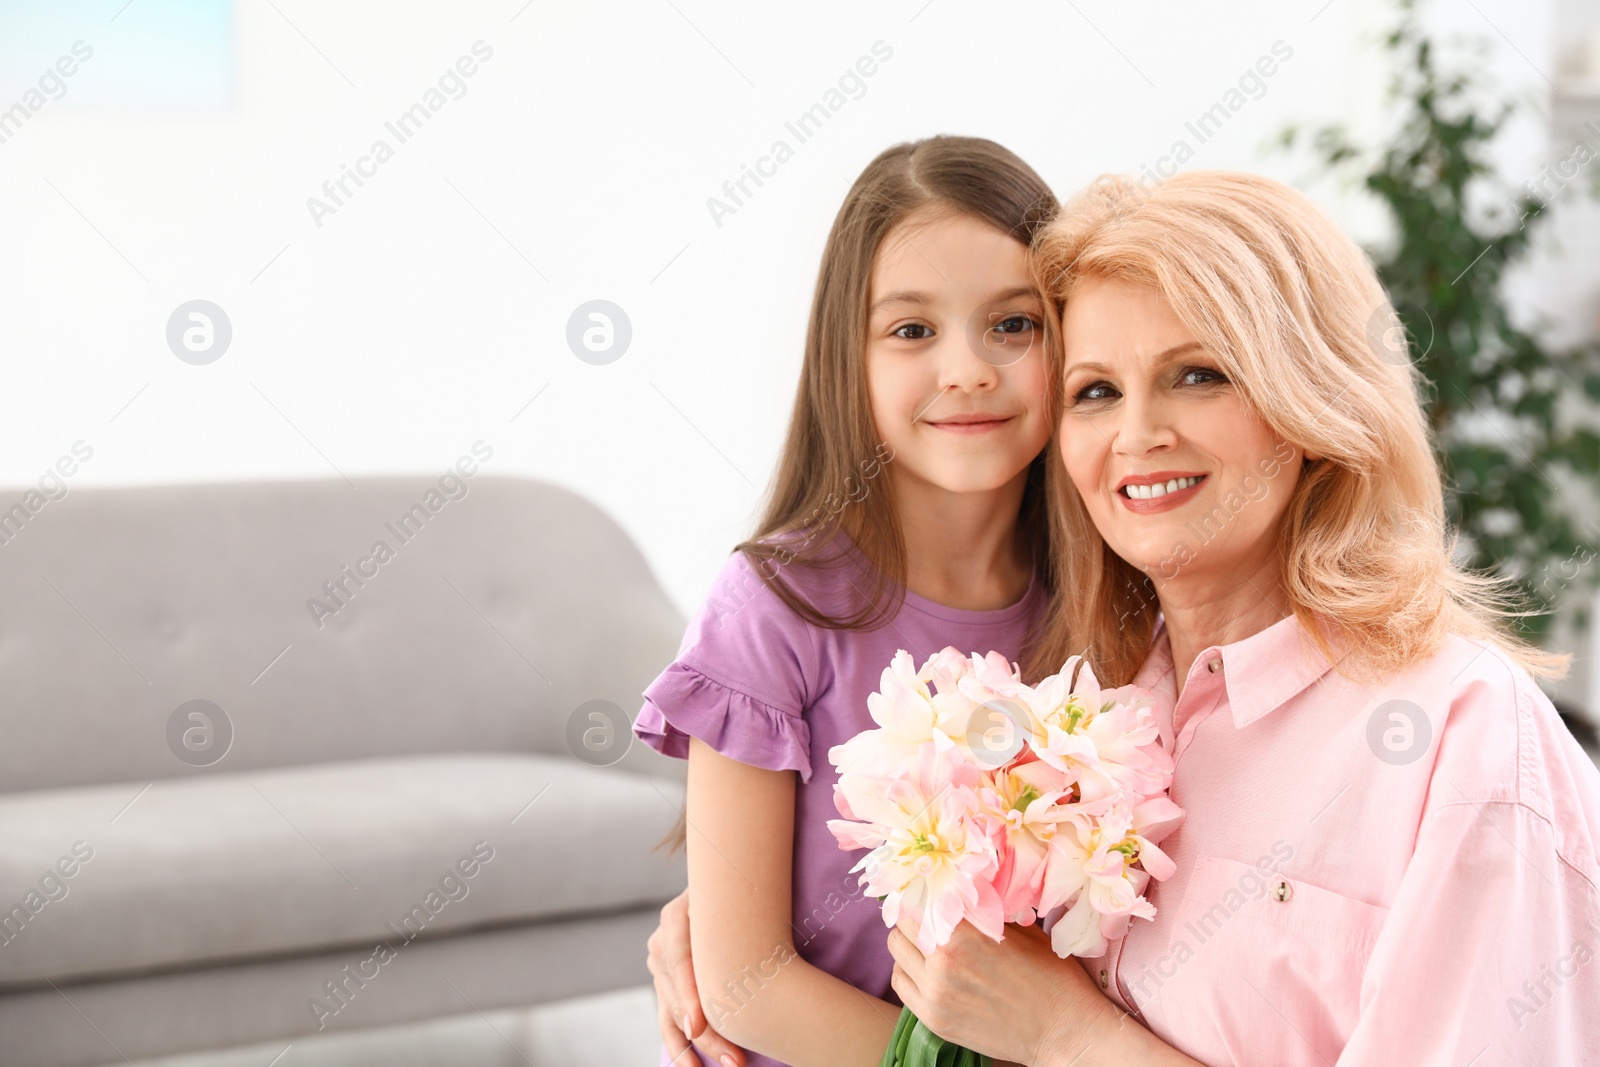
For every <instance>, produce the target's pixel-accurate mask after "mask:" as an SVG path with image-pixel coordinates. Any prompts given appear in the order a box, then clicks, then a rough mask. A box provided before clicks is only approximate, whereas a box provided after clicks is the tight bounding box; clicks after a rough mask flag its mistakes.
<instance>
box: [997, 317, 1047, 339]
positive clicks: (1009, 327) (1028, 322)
mask: <svg viewBox="0 0 1600 1067" xmlns="http://www.w3.org/2000/svg"><path fill="white" fill-rule="evenodd" d="M1038 327H1039V324H1038V323H1037V322H1035V321H1034V320H1033V319H1032V317H1030V316H1028V315H1008V316H1007V317H1005V318H1003V319H1001V320H1000V321H999V322H997V323H995V324H994V326H993V327H992V329H993V330H994V331H995V332H996V333H1013V334H1015V333H1028V332H1030V331H1032V330H1036V329H1038Z"/></svg>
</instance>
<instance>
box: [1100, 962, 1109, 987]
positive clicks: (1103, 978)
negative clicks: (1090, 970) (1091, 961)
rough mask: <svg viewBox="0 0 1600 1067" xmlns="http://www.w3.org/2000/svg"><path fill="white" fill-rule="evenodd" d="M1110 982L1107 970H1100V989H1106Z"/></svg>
mask: <svg viewBox="0 0 1600 1067" xmlns="http://www.w3.org/2000/svg"><path fill="white" fill-rule="evenodd" d="M1109 981H1110V979H1109V978H1107V977H1106V969H1105V968H1104V967H1102V968H1100V988H1101V989H1104V988H1105V987H1106V985H1107V984H1108V983H1109Z"/></svg>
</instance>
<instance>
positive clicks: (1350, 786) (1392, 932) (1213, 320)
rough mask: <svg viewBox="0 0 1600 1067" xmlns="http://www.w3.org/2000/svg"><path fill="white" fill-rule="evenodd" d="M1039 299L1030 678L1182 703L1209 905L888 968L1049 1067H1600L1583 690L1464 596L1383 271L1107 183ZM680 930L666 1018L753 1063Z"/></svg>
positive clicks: (665, 975) (1235, 209)
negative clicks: (1091, 937)
mask: <svg viewBox="0 0 1600 1067" xmlns="http://www.w3.org/2000/svg"><path fill="white" fill-rule="evenodd" d="M1038 269H1039V276H1040V278H1041V285H1042V286H1043V288H1044V289H1045V290H1046V291H1047V293H1048V295H1049V297H1050V298H1051V300H1052V302H1053V305H1054V306H1055V307H1056V308H1057V309H1059V310H1060V311H1061V316H1060V323H1059V325H1060V348H1061V355H1062V359H1063V363H1062V373H1061V375H1060V376H1059V380H1060V383H1061V386H1062V389H1063V394H1062V397H1061V403H1062V411H1063V415H1062V419H1061V423H1060V426H1059V432H1058V436H1057V447H1058V448H1059V450H1060V456H1061V463H1060V464H1057V465H1053V467H1052V472H1051V476H1052V478H1053V479H1054V484H1053V485H1052V486H1051V494H1052V502H1053V515H1052V521H1053V529H1052V534H1051V536H1052V546H1053V547H1052V552H1053V557H1054V558H1053V561H1052V562H1053V564H1054V566H1055V568H1056V574H1057V582H1056V585H1057V588H1059V589H1060V590H1062V593H1061V594H1060V598H1059V602H1058V603H1057V604H1056V605H1055V607H1054V610H1053V612H1052V614H1051V616H1050V618H1049V621H1048V623H1047V630H1046V633H1045V634H1044V639H1043V641H1042V642H1041V649H1040V655H1039V656H1038V657H1037V659H1036V661H1035V662H1033V663H1031V664H1029V665H1027V666H1028V668H1029V670H1028V674H1029V676H1031V677H1037V676H1039V675H1042V674H1046V673H1049V672H1050V671H1051V670H1052V669H1054V668H1056V667H1059V665H1060V664H1061V662H1062V661H1064V660H1065V659H1066V658H1067V656H1068V655H1070V654H1071V653H1073V652H1080V651H1083V650H1085V649H1087V650H1088V655H1089V657H1090V660H1091V662H1093V663H1094V665H1095V669H1096V672H1097V674H1099V676H1100V677H1101V678H1102V679H1103V680H1110V681H1111V682H1113V683H1122V682H1126V681H1129V680H1131V681H1133V682H1135V683H1136V684H1138V685H1141V686H1144V687H1145V688H1147V689H1149V690H1151V691H1152V692H1153V693H1155V694H1156V704H1157V708H1158V714H1159V717H1160V721H1161V728H1162V739H1163V742H1164V743H1165V744H1166V745H1167V746H1168V748H1169V750H1170V751H1171V752H1172V754H1173V756H1174V759H1175V763H1176V769H1175V773H1174V781H1173V786H1172V796H1173V799H1174V800H1175V801H1176V802H1177V803H1178V804H1179V806H1181V807H1182V808H1184V809H1185V811H1186V812H1187V816H1186V819H1185V821H1184V823H1183V825H1182V826H1181V828H1180V829H1178V830H1177V831H1176V832H1174V833H1173V834H1172V836H1170V837H1169V838H1167V839H1166V840H1165V841H1164V842H1163V846H1162V847H1163V848H1164V849H1165V850H1166V851H1167V852H1168V853H1169V855H1171V857H1172V858H1173V859H1174V860H1175V861H1176V863H1177V867H1178V872H1177V874H1175V875H1174V876H1173V877H1172V878H1170V879H1169V880H1167V881H1166V882H1164V883H1160V884H1158V885H1156V884H1153V886H1152V889H1151V891H1150V892H1151V899H1152V901H1153V903H1154V904H1155V905H1156V907H1157V909H1158V911H1157V915H1156V917H1155V919H1154V920H1153V921H1148V922H1145V921H1139V922H1136V923H1135V924H1134V926H1133V927H1132V928H1131V929H1130V931H1129V933H1128V936H1127V937H1126V938H1125V939H1124V940H1123V941H1122V942H1120V943H1118V944H1116V945H1114V946H1113V947H1112V949H1111V950H1110V951H1109V952H1108V953H1107V954H1106V955H1105V956H1104V957H1102V958H1099V959H1087V960H1080V961H1077V963H1073V962H1070V961H1062V960H1059V959H1057V958H1056V957H1055V956H1054V955H1053V954H1052V953H1051V952H1050V948H1049V944H1048V938H1047V937H1045V936H1044V935H1043V934H1042V933H1041V931H1039V930H1038V929H1036V928H1020V927H1008V936H1007V937H1006V939H1005V941H1003V942H999V943H996V942H992V941H989V940H988V939H987V938H986V937H984V936H983V935H982V934H979V933H977V932H976V931H975V930H973V929H972V928H971V927H970V926H966V925H963V926H962V927H961V928H959V929H958V931H957V936H956V937H955V938H954V939H953V940H952V941H951V942H950V943H949V944H948V945H947V946H945V947H943V948H941V949H940V950H938V951H937V952H935V953H933V954H932V955H930V956H927V957H924V956H923V955H922V954H921V953H920V952H919V951H918V950H917V948H916V947H915V946H914V945H913V944H912V942H911V940H910V938H909V937H907V936H906V933H905V932H904V931H902V930H900V929H895V930H891V931H890V932H889V935H888V936H889V948H890V951H891V952H892V953H893V954H894V956H895V959H896V968H895V977H894V989H895V992H896V993H897V994H898V995H899V996H900V998H901V1000H902V1001H903V1002H904V1003H905V1004H906V1005H907V1006H908V1007H910V1008H911V1009H912V1010H913V1011H915V1012H916V1013H917V1015H918V1016H919V1017H920V1018H921V1019H922V1020H923V1021H924V1022H925V1023H926V1024H927V1025H928V1026H929V1027H930V1028H931V1029H933V1030H934V1031H935V1032H937V1033H939V1034H940V1035H942V1036H944V1037H946V1038H947V1039H949V1040H951V1041H954V1042H957V1043H959V1044H962V1045H965V1046H968V1047H970V1048H974V1049H977V1050H978V1051H980V1052H984V1053H987V1054H989V1055H991V1056H994V1057H996V1058H999V1059H1003V1060H1010V1061H1015V1062H1019V1063H1032V1064H1068V1063H1071V1064H1076V1065H1078V1067H1087V1065H1090V1064H1097V1063H1105V1064H1118V1065H1125V1064H1131V1063H1192V1062H1200V1063H1205V1064H1262V1065H1269V1064H1270V1065H1282V1064H1291V1063H1308V1064H1309V1063H1326V1064H1333V1063H1335V1062H1337V1063H1339V1064H1341V1065H1357V1064H1362V1065H1366V1064H1372V1065H1377V1064H1407V1065H1412V1064H1435V1063H1437V1064H1457V1065H1466V1064H1476V1065H1478V1067H1486V1065H1488V1064H1495V1063H1518V1064H1521V1063H1530V1064H1531V1063H1540V1064H1544V1063H1549V1064H1556V1063H1560V1064H1570V1063H1589V1062H1596V1063H1600V960H1597V959H1596V957H1597V956H1600V858H1597V857H1600V772H1597V771H1596V768H1595V766H1594V764H1593V763H1592V762H1590V760H1589V758H1588V757H1587V756H1586V755H1585V754H1584V753H1583V751H1582V750H1581V749H1580V748H1579V747H1578V746H1577V744H1576V743H1575V742H1573V741H1572V739H1571V738H1570V736H1569V735H1568V734H1567V733H1566V731H1565V730H1564V728H1563V727H1562V725H1561V723H1560V721H1559V719H1558V717H1557V715H1556V713H1555V710H1554V709H1553V708H1552V706H1551V704H1550V701H1549V700H1548V699H1547V698H1546V697H1545V696H1544V695H1543V694H1542V693H1541V692H1540V690H1539V688H1538V687H1537V685H1536V684H1535V683H1534V676H1535V675H1550V674H1554V673H1556V672H1557V671H1559V670H1560V669H1561V668H1562V667H1563V666H1564V662H1563V660H1562V659H1561V658H1558V657H1554V656H1550V655H1548V654H1545V653H1541V652H1539V651H1538V650H1537V649H1534V648H1532V647H1530V646H1528V645H1526V644H1524V643H1522V642H1521V641H1519V640H1517V639H1516V638H1515V637H1513V636H1511V635H1510V634H1509V632H1508V631H1507V629H1506V628H1505V626H1504V624H1503V622H1502V617H1503V615H1504V598H1503V593H1502V588H1501V587H1500V586H1498V585H1497V584H1496V583H1494V582H1491V581H1490V580H1488V579H1485V578H1482V577H1479V576H1474V575H1470V574H1467V573H1463V572H1462V571H1461V570H1460V569H1459V568H1458V567H1457V566H1456V565H1455V563H1454V562H1453V559H1452V543H1451V540H1450V537H1449V532H1448V530H1447V529H1446V527H1445V523H1444V510H1443V494H1442V488H1441V483H1440V474H1439V469H1438V466H1437V464H1436V462H1435V460H1434V458H1433V453H1432V450H1431V448H1430V444H1429V440H1428V435H1427V425H1426V421H1425V419H1424V416H1423V413H1422V409H1421V407H1420V405H1419V402H1418V395H1419V390H1420V388H1421V387H1422V385H1423V382H1422V380H1421V378H1420V376H1419V375H1418V374H1417V372H1416V370H1415V368H1414V367H1413V366H1411V365H1410V364H1409V363H1407V362H1405V361H1404V360H1403V359H1397V358H1396V357H1395V355H1394V351H1393V349H1392V348H1391V347H1390V346H1387V345H1385V344H1383V343H1382V339H1381V337H1374V336H1372V325H1371V324H1373V323H1378V324H1380V325H1383V324H1387V322H1388V321H1389V312H1388V304H1387V301H1386V299H1385V296H1384V293H1383V291H1382V289H1381V287H1380V286H1379V284H1378V281H1377V279H1376V277H1375V275H1374V273H1373V271H1372V268H1371V265H1370V264H1369V263H1368V261H1367V260H1366V258H1365V257H1364V256H1363V255H1362V253H1361V251H1360V250H1359V249H1358V248H1357V247H1356V246H1355V245H1354V244H1353V243H1352V242H1351V241H1350V240H1349V239H1348V238H1346V237H1345V236H1344V235H1343V234H1341V233H1340V232H1339V231H1338V229H1337V228H1336V227H1335V226H1334V225H1333V224H1332V223H1331V222H1330V221H1329V220H1328V219H1327V217H1326V216H1324V215H1323V214H1322V213H1321V212H1320V211H1319V210H1318V209H1317V208H1316V207H1315V206H1314V205H1313V204H1312V203H1311V202H1310V201H1309V200H1308V199H1307V198H1306V197H1304V196H1303V195H1301V194H1299V193H1297V192H1295V191H1294V190H1292V189H1290V188H1288V187H1286V186H1284V185H1281V184H1279V183H1276V182H1273V181H1269V180H1267V179H1264V178H1259V177H1255V176H1251V175H1245V174H1234V173H1222V172H1195V173H1189V174H1183V175H1179V176H1177V177H1175V178H1172V179H1169V180H1168V181H1166V182H1164V183H1162V184H1161V185H1159V186H1156V187H1154V188H1143V187H1140V186H1137V185H1134V184H1132V183H1129V182H1126V181H1123V180H1120V179H1104V180H1102V181H1100V182H1098V183H1096V185H1094V186H1093V187H1092V188H1090V189H1089V190H1087V191H1086V192H1084V193H1082V194H1080V195H1079V196H1078V197H1077V198H1076V199H1075V200H1073V201H1072V202H1071V203H1069V204H1068V205H1067V206H1066V207H1065V208H1064V209H1063V211H1062V213H1061V215H1060V217H1059V218H1058V219H1057V221H1056V222H1055V224H1054V226H1053V229H1052V232H1051V234H1050V236H1049V238H1048V239H1047V240H1045V241H1044V242H1043V244H1042V246H1041V249H1040V257H1039V264H1038ZM873 903H874V902H871V901H865V902H863V903H862V905H861V906H872V905H873ZM679 904H680V902H674V904H673V905H669V906H668V907H667V908H666V909H664V910H663V913H662V919H663V926H662V929H661V930H660V931H658V933H657V935H656V936H655V937H654V938H652V940H651V969H652V971H653V972H654V973H655V975H656V987H657V992H658V994H659V995H660V996H661V997H662V1000H663V1003H664V1004H668V1005H671V1006H672V1010H673V1017H675V1018H680V1017H682V1016H683V1014H684V1012H685V1010H687V1012H688V1014H689V1018H690V1025H691V1026H692V1027H693V1030H694V1032H695V1033H696V1034H697V1035H699V1036H697V1038H696V1040H697V1041H699V1042H700V1043H701V1044H702V1046H703V1047H704V1048H706V1049H707V1050H708V1051H712V1052H722V1051H727V1050H728V1049H727V1046H726V1045H725V1044H722V1043H719V1041H718V1040H717V1038H716V1037H715V1035H713V1034H711V1033H709V1032H707V1033H704V1034H701V1033H700V1031H701V1028H702V1027H703V1025H704V1021H703V1016H702V1015H701V1014H700V1013H699V1010H698V1004H696V1003H695V999H694V993H693V991H692V990H693V986H692V972H691V971H690V968H689V967H688V958H687V946H688V931H687V920H686V912H685V910H684V909H683V908H682V907H681V906H679ZM1080 964H1081V966H1080ZM1130 1016H1131V1020H1132V1021H1131V1022H1130V1021H1129V1017H1130ZM1134 1023H1137V1024H1139V1025H1133V1024H1134ZM668 1036H669V1044H673V1043H674V1041H673V1037H672V1035H668ZM681 1043H682V1041H681V1038H677V1039H676V1042H675V1044H680V1045H681Z"/></svg>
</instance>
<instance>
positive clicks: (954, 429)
mask: <svg viewBox="0 0 1600 1067" xmlns="http://www.w3.org/2000/svg"><path fill="white" fill-rule="evenodd" d="M1010 421H1011V419H1010V418H1004V419H988V420H985V421H984V422H930V423H928V425H929V426H932V427H933V428H934V429H936V430H946V431H948V432H950V433H965V434H972V433H989V432H990V431H991V430H998V429H999V428H1000V427H1002V426H1004V425H1005V424H1006V423H1008V422H1010Z"/></svg>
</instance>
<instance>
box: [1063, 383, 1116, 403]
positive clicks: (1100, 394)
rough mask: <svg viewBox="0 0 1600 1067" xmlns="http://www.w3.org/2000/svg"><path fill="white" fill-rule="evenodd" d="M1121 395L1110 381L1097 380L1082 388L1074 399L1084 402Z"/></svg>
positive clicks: (1109, 398) (1114, 397)
mask: <svg viewBox="0 0 1600 1067" xmlns="http://www.w3.org/2000/svg"><path fill="white" fill-rule="evenodd" d="M1119 395H1120V394H1119V393H1118V392H1117V391H1116V389H1115V388H1113V387H1112V386H1111V385H1110V384H1109V383H1107V382H1095V383H1094V384H1092V385H1087V386H1084V387H1083V388H1082V389H1080V390H1078V392H1077V393H1076V394H1074V396H1073V398H1072V399H1073V400H1075V401H1077V402H1078V403H1080V404H1082V403H1086V402H1090V401H1095V400H1114V399H1116V397H1117V396H1119Z"/></svg>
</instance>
